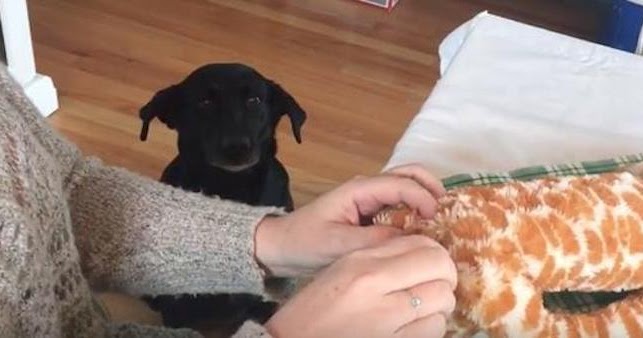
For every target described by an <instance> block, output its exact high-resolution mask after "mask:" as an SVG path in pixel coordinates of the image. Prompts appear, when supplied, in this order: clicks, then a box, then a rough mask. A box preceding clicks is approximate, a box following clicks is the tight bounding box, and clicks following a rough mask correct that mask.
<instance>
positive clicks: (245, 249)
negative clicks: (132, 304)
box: [69, 159, 286, 299]
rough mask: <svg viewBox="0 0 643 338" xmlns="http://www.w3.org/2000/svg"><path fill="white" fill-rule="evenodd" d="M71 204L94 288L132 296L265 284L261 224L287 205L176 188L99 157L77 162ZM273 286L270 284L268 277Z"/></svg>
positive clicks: (271, 293)
mask: <svg viewBox="0 0 643 338" xmlns="http://www.w3.org/2000/svg"><path fill="white" fill-rule="evenodd" d="M70 186H71V188H70V196H69V201H70V209H71V218H72V222H73V225H74V235H75V238H76V242H77V243H76V245H77V247H78V249H79V252H80V255H81V264H82V267H83V271H84V273H85V275H86V276H87V278H88V279H89V281H90V283H91V284H92V286H94V287H97V288H99V289H111V290H117V291H123V292H126V293H129V294H134V295H141V294H146V295H159V294H177V293H217V292H224V293H237V292H250V293H256V294H261V295H264V296H267V297H268V298H273V299H276V298H280V295H279V293H275V292H277V291H285V284H286V283H284V284H280V283H277V284H280V285H279V286H278V288H277V289H275V290H268V289H267V288H266V287H265V284H264V277H265V276H264V275H263V272H262V269H261V268H260V266H259V265H258V264H257V262H256V259H255V256H254V234H255V228H256V226H257V224H258V223H259V222H260V221H261V219H262V218H263V217H265V216H266V215H268V214H281V213H282V211H281V210H280V209H277V208H270V207H251V206H248V205H244V204H239V203H234V202H230V201H225V200H221V199H216V198H211V197H205V196H203V195H201V194H197V193H190V192H186V191H183V190H180V189H175V188H172V187H170V186H168V185H165V184H162V183H159V182H157V181H154V180H151V179H148V178H146V177H142V176H139V175H137V174H134V173H131V172H128V171H126V170H123V169H119V168H115V167H109V166H105V165H103V164H101V162H99V161H98V160H95V159H82V160H80V162H79V163H77V164H76V166H75V169H74V172H73V177H72V178H71V180H70ZM271 284H272V283H271Z"/></svg>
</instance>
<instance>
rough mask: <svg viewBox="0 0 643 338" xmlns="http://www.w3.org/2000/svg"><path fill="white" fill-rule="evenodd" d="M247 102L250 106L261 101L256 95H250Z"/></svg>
mask: <svg viewBox="0 0 643 338" xmlns="http://www.w3.org/2000/svg"><path fill="white" fill-rule="evenodd" d="M247 103H248V106H251V107H252V106H256V105H258V104H260V103H261V99H260V98H258V97H251V98H249V99H248V101H247Z"/></svg>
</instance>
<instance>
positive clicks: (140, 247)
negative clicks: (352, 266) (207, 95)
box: [0, 64, 285, 338]
mask: <svg viewBox="0 0 643 338" xmlns="http://www.w3.org/2000/svg"><path fill="white" fill-rule="evenodd" d="M0 67H1V68H0V337H3V338H12V337H29V338H32V337H48V338H53V337H122V338H125V337H141V338H142V337H168V338H169V337H199V335H198V334H197V333H196V332H193V331H190V330H170V329H165V328H158V327H143V326H135V325H132V324H127V325H123V324H121V325H115V324H110V323H109V322H108V321H107V320H106V318H105V317H104V315H103V314H102V313H101V311H100V307H98V306H97V305H96V304H97V303H96V302H95V301H94V299H93V297H92V292H93V291H96V290H115V291H120V292H124V293H128V294H132V295H142V294H147V295H157V294H179V293H216V292H251V293H256V294H262V295H267V296H269V297H270V296H275V295H278V294H276V293H273V292H269V291H271V290H268V289H267V288H266V287H265V286H264V276H263V273H262V270H261V268H260V267H259V266H258V264H257V262H256V261H255V258H254V240H253V238H254V232H255V227H256V225H257V223H258V222H259V221H260V220H261V219H262V218H263V217H264V216H265V215H267V214H280V213H282V211H281V210H278V209H273V208H258V207H250V206H246V205H242V204H237V203H232V202H228V201H224V200H220V199H213V198H207V197H204V196H201V195H199V194H194V193H188V192H184V191H181V190H178V189H173V188H170V187H168V186H166V185H164V184H161V183H158V182H156V181H154V180H152V179H148V178H145V177H142V176H138V175H135V174H133V173H131V172H128V171H126V170H123V169H119V168H114V167H109V166H106V165H103V164H101V162H99V161H98V160H96V159H91V158H86V157H83V156H82V155H81V153H80V152H79V150H78V149H77V148H76V147H74V146H73V145H72V144H70V143H68V142H67V141H65V140H64V139H63V138H62V137H61V136H59V135H58V134H57V133H56V132H55V131H54V130H53V129H52V128H50V127H49V126H48V124H47V122H46V121H45V120H44V119H42V118H41V117H40V115H39V114H38V112H37V111H36V109H35V108H34V107H33V106H32V105H31V103H30V101H28V99H27V98H26V97H25V96H24V95H23V93H22V91H21V89H20V87H18V86H17V85H16V84H15V83H14V81H13V79H12V78H11V77H10V76H9V75H8V72H7V70H6V67H5V66H4V65H1V64H0ZM88 114H91V113H90V112H88ZM284 290H285V289H284ZM284 290H274V291H275V292H277V291H279V292H281V291H284ZM271 298H272V297H271ZM273 299H274V298H273ZM260 336H262V337H267V336H268V335H267V334H266V332H265V331H264V330H263V328H262V327H260V326H259V325H257V324H254V323H250V322H248V323H246V324H245V325H244V326H242V328H241V329H240V330H239V332H238V333H237V335H236V336H235V337H260Z"/></svg>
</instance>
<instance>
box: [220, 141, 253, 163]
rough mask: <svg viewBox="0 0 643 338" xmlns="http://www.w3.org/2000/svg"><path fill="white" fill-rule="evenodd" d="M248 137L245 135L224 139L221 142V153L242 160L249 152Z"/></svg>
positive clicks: (229, 157) (232, 158)
mask: <svg viewBox="0 0 643 338" xmlns="http://www.w3.org/2000/svg"><path fill="white" fill-rule="evenodd" d="M250 145H251V144H250V139H249V138H247V137H242V138H234V139H224V140H223V141H222V142H221V150H222V151H223V155H224V156H225V157H227V158H228V159H231V160H243V159H245V158H247V157H248V153H249V152H250Z"/></svg>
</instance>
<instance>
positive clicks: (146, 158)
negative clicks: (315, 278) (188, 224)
mask: <svg viewBox="0 0 643 338" xmlns="http://www.w3.org/2000/svg"><path fill="white" fill-rule="evenodd" d="M28 5H29V9H30V15H31V23H32V32H33V36H34V40H35V46H34V47H35V52H36V57H37V65H38V69H39V71H40V72H41V73H44V74H47V75H50V76H52V77H53V79H54V81H55V84H56V86H57V87H58V89H59V92H60V103H61V108H60V110H59V111H58V112H57V113H56V114H55V115H53V116H52V117H51V118H50V121H51V123H52V124H53V125H54V126H55V127H56V128H57V129H59V130H60V131H62V132H63V133H64V134H65V135H66V136H68V137H69V138H70V139H71V140H73V141H74V142H76V143H77V144H78V145H79V146H80V147H81V148H82V149H83V150H84V151H85V152H87V153H88V154H92V155H98V156H100V157H101V158H103V159H104V160H105V161H106V162H108V163H110V164H115V165H119V166H124V167H127V168H129V169H131V170H134V171H136V172H139V173H142V174H144V175H149V176H152V177H154V178H156V177H158V176H159V174H160V172H161V170H162V169H163V167H164V166H165V165H166V163H167V162H168V161H169V160H170V159H171V158H172V157H173V156H174V155H175V152H176V150H175V135H174V134H173V133H172V132H170V131H168V130H166V129H164V128H163V127H162V125H161V124H159V123H154V124H153V125H152V129H151V134H150V138H149V140H148V141H147V142H145V143H144V142H140V141H139V139H138V133H139V128H140V121H139V120H138V117H137V113H138V109H139V107H140V106H142V105H143V104H144V103H145V102H147V100H148V99H149V98H150V97H151V96H152V94H153V93H154V92H155V91H156V90H158V89H160V88H163V87H165V86H167V85H169V84H171V83H173V82H176V81H179V80H181V79H182V78H183V77H184V76H185V75H187V73H189V72H190V71H192V70H193V69H194V68H196V67H198V66H200V65H202V64H205V63H212V62H228V61H235V62H242V63H247V64H249V65H252V66H254V67H255V68H257V69H258V70H259V71H260V72H262V73H263V74H264V75H266V76H267V77H270V78H273V79H274V80H276V81H277V82H279V83H280V84H282V85H283V86H284V87H285V88H286V89H287V90H288V91H290V93H292V94H293V95H294V96H295V97H296V98H297V100H298V101H299V102H300V103H301V104H302V106H303V107H305V109H306V110H307V112H308V114H309V120H308V122H307V123H306V125H305V126H304V131H303V139H304V142H303V144H301V145H297V144H296V143H295V142H294V140H293V138H292V137H291V135H290V134H289V126H288V121H287V120H284V121H283V123H282V124H281V125H280V130H279V134H278V139H279V142H280V158H281V159H282V161H283V162H284V163H285V164H286V166H287V167H288V169H289V171H290V172H291V176H292V188H293V191H294V195H295V200H296V203H297V204H298V205H301V204H302V203H305V202H307V201H309V200H310V199H311V198H313V197H315V196H317V195H318V194H319V193H322V192H324V191H327V190H328V189H330V188H332V187H333V186H334V185H336V184H338V183H340V182H342V181H344V180H346V179H348V178H350V177H352V176H354V175H356V174H371V173H376V172H378V171H379V170H380V168H381V167H382V166H383V165H384V163H385V162H386V160H387V159H388V157H389V156H390V154H391V152H392V150H393V147H394V145H395V142H396V141H397V140H398V138H399V137H400V136H401V134H402V132H403V130H404V129H405V128H406V126H407V124H408V122H409V121H410V119H411V118H412V117H413V115H414V114H415V113H416V112H417V111H418V109H419V108H420V106H421V104H422V103H423V101H424V100H425V98H426V96H427V95H428V94H429V92H430V90H431V88H432V86H433V85H434V83H435V81H436V79H437V78H438V61H439V60H438V57H437V55H436V51H437V47H438V45H439V43H440V42H441V40H442V39H443V38H444V37H445V35H446V34H447V33H449V32H450V31H451V30H453V29H454V28H456V27H457V26H458V25H460V24H461V23H462V22H464V21H465V20H467V19H469V18H471V17H472V16H473V15H475V14H476V13H477V12H479V11H481V10H485V9H488V10H491V11H492V12H493V13H495V14H500V15H504V16H507V17H510V18H514V19H518V20H522V21H526V22H529V23H533V24H537V25H540V26H544V27H547V28H551V29H554V30H557V31H561V32H564V33H567V34H572V35H575V36H579V37H583V38H588V39H592V38H593V37H594V36H595V33H596V29H597V19H598V17H597V15H596V14H595V13H593V12H592V11H589V10H586V9H582V8H581V9H579V8H575V7H574V5H569V4H566V2H564V1H562V0H495V1H492V0H401V2H400V4H399V6H398V8H397V9H395V10H394V11H393V12H392V13H391V14H387V13H385V12H384V11H382V10H379V9H377V8H371V7H369V6H366V5H363V4H359V3H357V2H354V1H349V0H323V1H322V0H291V1H285V0H174V1H172V0H131V1H124V0H116V1H115V0H30V1H28ZM583 7H586V6H583Z"/></svg>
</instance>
